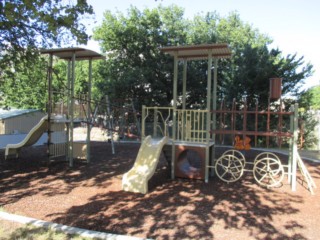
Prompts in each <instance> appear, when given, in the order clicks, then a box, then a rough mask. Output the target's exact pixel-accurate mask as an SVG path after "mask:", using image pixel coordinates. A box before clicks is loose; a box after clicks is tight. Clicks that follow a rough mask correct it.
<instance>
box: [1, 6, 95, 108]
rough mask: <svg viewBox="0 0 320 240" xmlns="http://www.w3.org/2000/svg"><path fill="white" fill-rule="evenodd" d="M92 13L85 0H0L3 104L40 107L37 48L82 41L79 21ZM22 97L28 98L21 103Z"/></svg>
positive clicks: (83, 30)
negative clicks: (74, 0) (36, 90)
mask: <svg viewBox="0 0 320 240" xmlns="http://www.w3.org/2000/svg"><path fill="white" fill-rule="evenodd" d="M91 14H93V9H92V7H91V6H90V5H88V4H87V1H86V0H77V1H76V2H75V3H73V1H63V0H15V1H12V0H3V1H0V22H1V24H0V101H1V102H2V104H10V105H12V106H17V107H22V105H23V106H24V107H27V106H29V107H36V106H38V107H41V108H42V107H43V101H42V99H38V97H37V95H40V96H43V91H45V89H43V91H40V86H44V84H45V83H44V82H43V80H45V78H44V79H43V76H42V73H41V72H42V71H43V69H44V66H43V64H42V63H41V62H42V60H40V59H39V55H38V53H37V51H36V50H37V49H38V48H49V47H52V46H61V45H62V44H65V43H68V44H69V45H70V43H72V42H74V43H79V44H85V43H86V42H87V40H88V35H87V33H86V27H85V25H84V24H83V22H82V20H83V18H86V17H89V15H91ZM30 66H33V70H32V69H31V68H30ZM44 74H46V73H45V70H44ZM18 88H19V89H18ZM28 88H30V89H33V92H32V91H31V92H28V91H27V92H28V93H26V92H25V91H24V89H28ZM35 89H38V90H39V92H35ZM33 93H34V94H33ZM30 94H31V95H30ZM21 98H22V99H24V98H25V99H28V101H26V102H25V103H22V102H21V100H22V99H21ZM18 99H20V101H18ZM31 99H33V101H32V100H31ZM37 99H38V100H37ZM31 101H32V102H31Z"/></svg>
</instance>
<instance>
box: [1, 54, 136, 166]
mask: <svg viewBox="0 0 320 240" xmlns="http://www.w3.org/2000/svg"><path fill="white" fill-rule="evenodd" d="M41 53H42V54H49V63H48V74H47V81H48V105H47V115H46V116H45V117H44V118H43V119H41V121H40V122H39V123H38V124H37V125H36V126H35V127H34V128H33V129H32V130H31V131H30V132H29V134H28V135H27V136H26V138H25V139H24V140H23V141H22V142H20V143H18V144H8V145H7V147H6V153H5V157H6V158H8V157H11V156H14V157H18V154H19V151H20V150H21V149H22V148H23V147H27V146H31V145H33V144H34V143H35V142H36V141H37V140H38V139H39V138H40V137H41V135H42V134H43V133H47V135H48V141H47V152H48V157H49V159H55V158H58V157H64V156H65V157H66V160H67V161H68V162H69V165H70V166H72V165H73V159H76V158H79V159H85V160H86V161H87V162H90V141H91V129H92V127H93V126H99V127H101V128H103V129H104V130H105V132H106V134H107V135H108V140H109V141H111V143H112V153H113V154H114V153H115V149H114V144H113V140H114V139H115V138H116V137H115V135H116V136H117V139H124V140H128V139H132V138H134V139H138V138H139V137H140V124H139V119H138V113H137V111H136V110H135V107H134V104H133V100H126V101H125V100H123V99H122V100H116V99H112V100H111V101H110V99H109V97H108V95H106V96H104V97H103V98H102V99H100V100H98V101H96V100H92V99H91V83H92V61H93V60H97V59H103V58H104V57H103V56H102V55H100V54H98V53H96V52H94V51H91V50H87V49H84V48H60V49H45V50H41ZM53 57H57V58H59V59H62V60H66V61H67V62H68V69H67V82H66V83H63V84H61V85H64V86H65V89H58V90H55V89H54V87H53V84H52V82H53V76H52V75H53ZM82 60H87V61H88V62H89V74H88V76H89V79H88V81H87V85H88V87H87V89H88V92H86V93H82V94H75V91H74V84H75V64H76V61H82ZM79 125H80V126H83V127H85V128H86V135H87V136H86V139H85V141H75V140H74V128H75V127H78V126H79Z"/></svg>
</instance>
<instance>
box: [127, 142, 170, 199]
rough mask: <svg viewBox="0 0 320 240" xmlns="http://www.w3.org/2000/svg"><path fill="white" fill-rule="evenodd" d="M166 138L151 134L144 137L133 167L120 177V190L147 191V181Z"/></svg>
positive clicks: (154, 168)
mask: <svg viewBox="0 0 320 240" xmlns="http://www.w3.org/2000/svg"><path fill="white" fill-rule="evenodd" d="M168 140H169V138H168V137H163V138H162V139H160V140H159V139H152V138H151V136H148V137H146V138H145V139H144V141H143V142H142V144H141V146H140V149H139V152H138V156H137V158H136V161H135V163H134V165H133V167H132V168H131V169H130V170H129V171H128V172H127V173H125V174H124V175H123V177H122V190H124V191H128V192H136V193H142V194H146V193H147V192H148V181H149V179H150V178H151V177H152V176H153V174H154V172H155V170H156V168H157V164H158V162H159V158H160V154H161V151H162V148H163V146H164V145H165V144H166V143H167V142H168Z"/></svg>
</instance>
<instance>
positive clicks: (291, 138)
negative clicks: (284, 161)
mask: <svg viewBox="0 0 320 240" xmlns="http://www.w3.org/2000/svg"><path fill="white" fill-rule="evenodd" d="M290 112H291V113H292V114H291V115H290V132H291V134H292V136H291V137H290V139H289V156H288V183H290V184H291V180H292V179H291V178H292V158H293V134H294V128H293V119H294V106H291V107H290Z"/></svg>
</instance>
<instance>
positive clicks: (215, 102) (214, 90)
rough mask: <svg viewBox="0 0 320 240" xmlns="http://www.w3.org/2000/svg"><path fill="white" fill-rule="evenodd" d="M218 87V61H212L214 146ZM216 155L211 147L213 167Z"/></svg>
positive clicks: (212, 138)
mask: <svg viewBox="0 0 320 240" xmlns="http://www.w3.org/2000/svg"><path fill="white" fill-rule="evenodd" d="M217 86H218V59H217V58H215V59H214V69H213V89H212V110H213V114H212V137H211V140H212V142H213V144H214V145H215V144H216V134H215V132H214V131H215V130H216V128H217V125H216V122H217V113H216V110H217V88H218V87H217ZM215 155H216V149H215V146H213V147H212V154H211V160H210V165H211V166H213V163H214V158H215ZM213 175H214V171H211V176H213Z"/></svg>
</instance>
